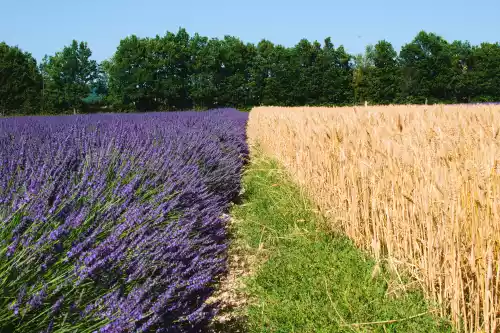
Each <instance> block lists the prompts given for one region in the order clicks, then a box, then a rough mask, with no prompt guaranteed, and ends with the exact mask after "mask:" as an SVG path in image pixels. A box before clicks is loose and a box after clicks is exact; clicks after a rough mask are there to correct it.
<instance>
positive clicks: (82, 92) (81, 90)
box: [41, 40, 99, 113]
mask: <svg viewBox="0 0 500 333" xmlns="http://www.w3.org/2000/svg"><path fill="white" fill-rule="evenodd" d="M91 56H92V51H91V50H90V48H89V47H88V45H87V43H86V42H80V43H78V42H77V41H76V40H73V42H72V43H71V45H70V46H65V47H64V49H63V50H62V51H61V52H57V53H56V54H55V55H53V56H50V57H49V56H45V58H44V59H43V63H42V65H41V69H42V74H43V77H44V83H45V87H44V90H43V94H44V106H45V108H47V109H49V110H50V109H53V110H57V111H64V110H70V109H72V110H73V112H74V113H76V110H79V109H81V108H82V107H83V103H84V102H83V99H84V98H85V97H87V96H88V95H89V93H90V92H91V86H92V84H93V83H94V81H95V80H96V79H97V78H98V75H99V73H98V66H97V62H96V61H95V60H91V59H90V57H91Z"/></svg>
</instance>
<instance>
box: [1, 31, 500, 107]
mask: <svg viewBox="0 0 500 333" xmlns="http://www.w3.org/2000/svg"><path fill="white" fill-rule="evenodd" d="M91 56H92V52H91V50H90V48H89V46H88V45H87V43H85V42H77V41H73V42H72V44H71V45H69V46H66V47H64V48H63V49H62V51H60V52H57V53H55V54H54V55H52V56H46V57H45V58H44V59H43V62H42V64H41V65H40V67H39V68H38V67H37V65H36V61H35V60H34V59H33V57H32V56H31V55H30V54H29V53H24V52H23V51H21V50H20V49H19V48H17V47H12V46H8V45H6V44H5V43H2V44H0V97H1V98H0V112H2V113H4V114H13V113H16V114H30V113H39V112H44V113H50V112H64V111H74V112H76V111H79V112H81V111H87V110H88V108H86V106H88V105H97V106H99V107H103V106H105V107H107V108H108V109H109V110H113V111H145V110H185V109H193V108H195V109H205V108H213V107H238V108H249V107H252V106H255V105H282V106H295V105H352V104H362V103H364V102H365V101H367V102H368V103H370V104H399V103H426V102H428V103H440V102H443V103H469V102H488V101H490V102H496V101H500V44H498V43H495V44H492V43H482V44H480V45H471V44H470V43H469V42H467V41H453V42H448V41H446V40H445V39H444V38H442V37H440V36H439V35H436V34H434V33H429V32H425V31H421V32H419V33H418V34H417V35H416V36H415V38H414V39H413V40H412V41H410V42H409V43H407V44H405V45H403V47H402V48H401V50H400V51H399V53H398V52H397V51H396V50H395V49H394V47H393V46H392V44H391V43H390V42H389V41H386V40H382V41H379V42H378V43H376V44H375V45H369V46H367V47H366V51H365V52H364V54H358V55H351V54H349V53H348V52H347V51H346V50H345V49H344V47H343V46H341V45H340V46H335V45H334V44H333V42H332V39H331V38H330V37H328V38H326V39H325V40H324V41H323V42H322V43H320V42H318V41H312V42H311V41H309V40H307V39H302V40H300V41H299V42H298V43H297V44H296V45H295V46H293V47H285V46H282V45H278V44H274V43H273V42H271V41H269V40H265V39H264V40H261V41H260V42H258V43H257V44H252V43H245V42H243V41H241V40H240V39H239V38H237V37H233V36H225V37H224V38H222V39H218V38H209V37H205V36H201V35H199V34H194V35H192V36H190V35H189V34H188V32H187V31H186V30H185V29H182V28H181V29H179V30H178V31H177V32H176V33H173V32H167V33H166V34H165V35H163V36H159V35H157V36H155V37H146V38H140V37H137V36H134V35H132V36H128V37H126V38H124V39H123V40H121V41H120V44H119V45H118V47H117V49H116V52H115V54H114V55H113V56H112V57H111V58H110V59H108V60H106V61H103V62H102V63H101V64H98V63H97V62H96V61H95V60H92V58H91Z"/></svg>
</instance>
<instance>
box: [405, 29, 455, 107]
mask: <svg viewBox="0 0 500 333" xmlns="http://www.w3.org/2000/svg"><path fill="white" fill-rule="evenodd" d="M399 58H400V66H401V70H402V87H401V99H400V100H401V101H402V102H413V103H423V102H424V101H425V100H427V99H428V100H429V101H430V102H439V101H442V102H452V101H454V100H455V96H454V95H453V90H454V89H453V87H452V83H453V65H452V53H451V47H450V45H449V44H448V42H447V41H446V40H444V39H443V38H442V37H440V36H437V35H435V34H433V33H426V32H424V31H421V32H420V33H419V34H418V35H417V36H416V37H415V38H414V39H413V41H412V42H411V43H409V44H406V45H405V46H403V48H402V49H401V52H400V55H399Z"/></svg>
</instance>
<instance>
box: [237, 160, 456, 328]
mask: <svg viewBox="0 0 500 333" xmlns="http://www.w3.org/2000/svg"><path fill="white" fill-rule="evenodd" d="M243 182H244V188H245V195H244V198H243V199H244V202H243V204H241V205H237V206H234V208H233V210H232V214H233V216H234V218H235V220H236V221H238V222H237V223H236V227H235V230H234V231H233V232H234V234H235V235H234V237H235V243H236V244H239V247H241V248H246V250H245V252H246V253H247V255H250V256H253V257H254V258H255V257H257V258H258V259H257V265H256V269H255V271H254V272H252V274H251V277H250V278H249V279H248V280H246V281H245V284H246V287H245V288H246V292H247V293H248V295H249V296H250V304H251V305H249V306H248V307H247V309H246V317H247V319H248V321H247V330H248V332H426V333H427V332H450V331H451V329H450V325H449V324H448V323H447V322H445V321H444V320H440V319H437V318H436V316H435V315H434V314H433V312H432V311H430V310H429V307H428V305H427V303H426V301H425V300H424V298H423V296H422V293H420V292H419V291H403V292H400V294H399V295H398V297H394V296H388V294H389V293H388V290H389V285H390V284H389V282H388V281H391V279H390V277H389V274H388V273H387V272H385V271H384V270H382V271H381V272H380V273H379V274H376V276H375V277H372V274H373V272H374V267H375V262H374V261H373V260H372V259H371V258H370V257H368V256H367V255H365V254H363V253H362V252H361V251H360V250H358V249H357V248H356V247H355V246H354V244H353V243H352V242H351V241H350V240H349V239H347V238H346V237H344V236H340V235H334V234H332V233H331V232H328V231H327V228H323V227H322V226H324V224H322V219H321V217H320V216H319V215H318V214H316V213H315V212H313V211H312V209H311V207H312V205H311V204H310V203H309V202H308V200H307V199H306V198H305V196H304V195H303V194H302V193H301V191H300V189H299V188H298V187H297V186H295V185H294V184H293V183H292V182H291V181H290V179H289V178H288V177H287V175H286V173H285V171H284V170H283V169H282V168H281V167H280V166H279V165H278V164H277V163H276V162H274V161H272V160H269V159H265V158H263V157H262V156H257V157H256V158H254V159H253V161H252V162H251V164H250V165H249V166H248V167H247V171H246V174H245V176H244V180H243Z"/></svg>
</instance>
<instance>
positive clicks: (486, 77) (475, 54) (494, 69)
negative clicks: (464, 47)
mask: <svg viewBox="0 0 500 333" xmlns="http://www.w3.org/2000/svg"><path fill="white" fill-rule="evenodd" d="M471 57H472V59H471V61H470V66H471V70H470V71H471V73H470V76H471V79H470V80H468V81H467V82H466V84H467V86H468V87H474V88H475V91H474V95H473V98H472V99H473V100H474V101H479V102H498V101H500V44H499V43H494V44H492V43H482V44H481V45H480V46H479V47H476V48H474V49H473V51H472V56H471Z"/></svg>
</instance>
